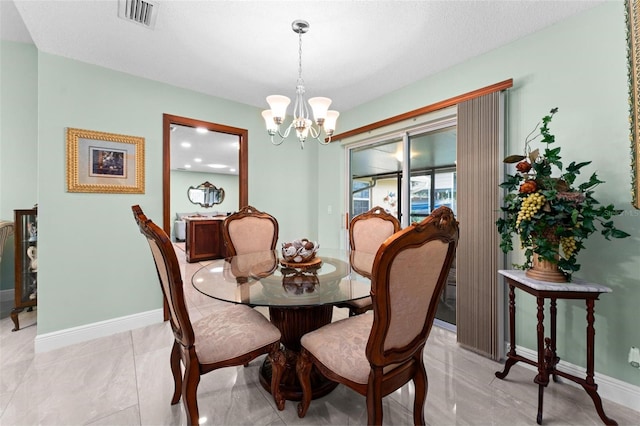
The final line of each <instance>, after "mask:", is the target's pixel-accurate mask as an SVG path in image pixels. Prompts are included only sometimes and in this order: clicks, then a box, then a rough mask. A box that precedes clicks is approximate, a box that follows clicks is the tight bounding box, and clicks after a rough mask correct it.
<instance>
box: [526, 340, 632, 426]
mask: <svg viewBox="0 0 640 426" xmlns="http://www.w3.org/2000/svg"><path fill="white" fill-rule="evenodd" d="M516 353H517V354H518V355H522V356H523V357H525V358H529V359H531V360H534V361H535V360H537V359H538V352H537V351H535V350H532V349H528V348H524V347H521V346H518V345H516ZM517 365H522V366H523V367H525V368H528V369H530V370H534V371H538V369H537V368H536V367H534V366H533V365H529V364H527V363H525V362H519V363H518V364H517ZM558 370H561V371H564V372H566V373H569V374H573V375H574V376H578V377H586V374H587V370H586V369H585V368H583V367H580V366H577V365H575V364H571V363H569V362H566V361H563V360H560V362H559V363H558ZM558 379H559V380H561V381H562V383H567V384H569V385H571V386H575V387H578V388H580V389H582V386H580V385H579V384H577V383H574V382H572V381H571V380H566V379H563V378H562V377H558ZM594 379H595V382H596V384H597V385H598V394H599V395H600V397H601V398H603V399H608V400H609V401H613V402H615V403H617V404H620V405H624V406H625V407H628V408H631V409H632V410H636V411H640V386H635V385H632V384H629V383H626V382H623V381H622V380H618V379H615V378H613V377H609V376H605V375H603V374H600V373H598V372H597V371H596V372H595V373H594ZM605 412H607V410H606V405H605ZM613 417H614V418H615V416H613Z"/></svg>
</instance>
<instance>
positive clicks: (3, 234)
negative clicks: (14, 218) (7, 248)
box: [0, 220, 13, 261]
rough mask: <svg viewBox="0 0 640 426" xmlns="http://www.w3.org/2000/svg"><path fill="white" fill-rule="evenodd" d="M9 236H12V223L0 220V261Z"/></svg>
mask: <svg viewBox="0 0 640 426" xmlns="http://www.w3.org/2000/svg"><path fill="white" fill-rule="evenodd" d="M9 235H13V222H10V221H5V220H1V221H0V261H1V260H2V252H3V251H4V245H5V243H6V242H7V238H8V237H9Z"/></svg>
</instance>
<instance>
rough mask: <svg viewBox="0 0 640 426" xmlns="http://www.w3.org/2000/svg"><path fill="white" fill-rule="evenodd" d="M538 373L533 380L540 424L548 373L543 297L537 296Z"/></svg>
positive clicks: (539, 422)
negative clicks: (536, 386) (535, 386)
mask: <svg viewBox="0 0 640 426" xmlns="http://www.w3.org/2000/svg"><path fill="white" fill-rule="evenodd" d="M537 301H538V327H537V331H538V375H537V376H536V378H535V379H534V380H533V381H534V382H535V383H537V384H538V415H537V417H536V421H537V423H538V424H539V425H541V424H542V409H543V396H544V388H545V386H547V385H548V384H549V375H548V374H547V369H546V367H545V362H544V353H545V349H544V298H543V297H538V298H537Z"/></svg>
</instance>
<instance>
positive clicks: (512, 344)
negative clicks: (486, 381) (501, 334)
mask: <svg viewBox="0 0 640 426" xmlns="http://www.w3.org/2000/svg"><path fill="white" fill-rule="evenodd" d="M516 362H518V359H517V357H516V293H515V287H514V286H513V285H511V284H509V352H508V353H507V360H506V362H505V363H504V369H503V370H502V371H501V372H500V371H496V377H497V378H498V379H504V378H505V377H507V374H509V370H511V367H513V365H514V364H515V363H516Z"/></svg>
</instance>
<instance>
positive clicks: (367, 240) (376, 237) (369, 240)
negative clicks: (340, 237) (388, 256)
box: [336, 206, 400, 316]
mask: <svg viewBox="0 0 640 426" xmlns="http://www.w3.org/2000/svg"><path fill="white" fill-rule="evenodd" d="M399 230H400V222H399V221H398V219H397V218H396V217H395V216H393V215H392V214H389V213H387V212H386V211H385V209H384V208H382V207H380V206H376V207H374V208H372V209H370V210H369V211H368V212H365V213H362V214H359V215H358V216H355V217H354V218H353V219H351V223H350V224H349V248H350V249H351V255H350V258H349V260H350V263H351V267H352V268H353V269H354V270H355V271H356V272H357V273H359V274H360V275H362V276H365V277H368V278H370V277H371V266H372V263H373V262H372V260H373V258H374V256H375V254H376V252H377V251H378V249H379V248H380V246H381V245H382V243H384V241H385V240H386V239H387V238H389V237H390V236H392V235H393V234H395V233H396V232H398V231H399ZM336 306H337V307H339V308H347V309H349V316H354V315H359V314H363V313H365V312H367V311H369V310H371V309H373V305H372V304H371V297H365V298H364V299H357V300H350V301H348V302H345V303H340V304H338V305H336Z"/></svg>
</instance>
